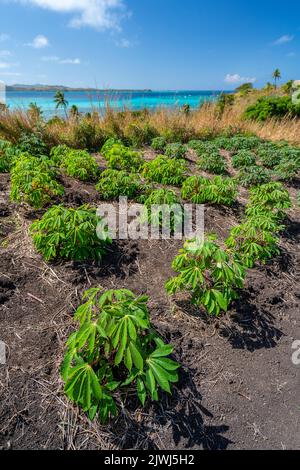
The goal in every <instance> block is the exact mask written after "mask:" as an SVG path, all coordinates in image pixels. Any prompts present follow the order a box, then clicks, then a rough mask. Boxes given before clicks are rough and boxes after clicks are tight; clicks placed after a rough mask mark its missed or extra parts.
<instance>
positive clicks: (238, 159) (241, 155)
mask: <svg viewBox="0 0 300 470" xmlns="http://www.w3.org/2000/svg"><path fill="white" fill-rule="evenodd" d="M231 161H232V166H233V168H243V167H249V166H253V165H255V163H256V158H255V155H254V154H253V153H252V152H250V151H249V150H239V151H238V152H237V153H236V154H235V155H233V157H232V160H231Z"/></svg>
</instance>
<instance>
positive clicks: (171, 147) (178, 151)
mask: <svg viewBox="0 0 300 470" xmlns="http://www.w3.org/2000/svg"><path fill="white" fill-rule="evenodd" d="M186 150H187V149H186V146H185V145H182V144H180V143H174V144H168V145H167V146H166V149H165V155H166V156H167V157H169V158H179V159H180V158H184V157H185V154H186Z"/></svg>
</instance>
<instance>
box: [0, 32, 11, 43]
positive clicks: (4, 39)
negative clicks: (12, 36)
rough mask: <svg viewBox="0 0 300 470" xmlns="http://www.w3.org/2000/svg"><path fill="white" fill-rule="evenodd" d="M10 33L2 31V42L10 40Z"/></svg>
mask: <svg viewBox="0 0 300 470" xmlns="http://www.w3.org/2000/svg"><path fill="white" fill-rule="evenodd" d="M8 39H9V35H8V34H5V33H0V42H4V41H8Z"/></svg>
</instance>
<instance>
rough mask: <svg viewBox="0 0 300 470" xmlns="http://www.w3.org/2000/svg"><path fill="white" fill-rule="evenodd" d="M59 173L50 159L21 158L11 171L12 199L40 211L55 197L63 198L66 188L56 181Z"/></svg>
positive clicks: (23, 156)
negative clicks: (52, 165)
mask: <svg viewBox="0 0 300 470" xmlns="http://www.w3.org/2000/svg"><path fill="white" fill-rule="evenodd" d="M56 177H57V173H56V171H55V170H54V169H53V168H52V167H51V161H50V160H48V159H37V158H36V157H32V156H30V155H27V154H24V155H22V156H20V157H19V158H18V159H17V161H16V163H15V165H14V166H13V168H12V170H11V192H10V198H11V200H12V201H15V202H22V201H24V202H26V203H27V204H29V205H31V206H33V207H34V208H36V209H40V208H41V207H43V206H44V205H45V204H47V203H48V202H50V201H51V199H52V197H54V196H62V195H63V194H64V188H63V186H62V185H61V184H59V183H58V182H57V181H56Z"/></svg>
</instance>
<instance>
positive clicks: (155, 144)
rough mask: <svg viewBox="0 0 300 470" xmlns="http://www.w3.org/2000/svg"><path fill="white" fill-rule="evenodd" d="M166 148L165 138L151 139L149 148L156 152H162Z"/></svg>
mask: <svg viewBox="0 0 300 470" xmlns="http://www.w3.org/2000/svg"><path fill="white" fill-rule="evenodd" d="M166 146H167V139H166V138H165V137H155V138H154V139H152V143H151V147H152V148H153V150H155V151H157V152H163V151H164V150H165V148H166Z"/></svg>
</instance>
